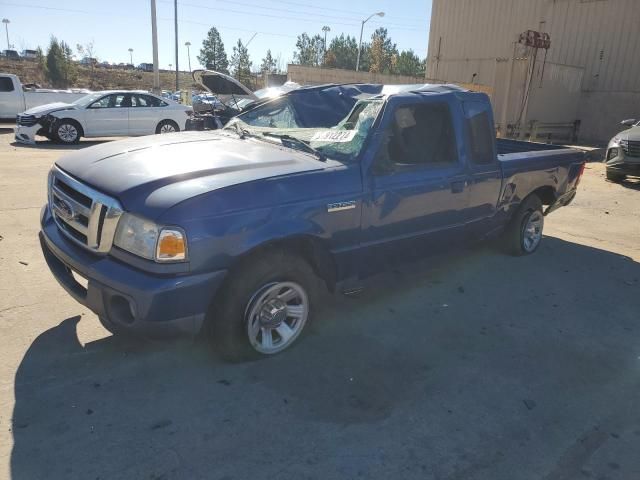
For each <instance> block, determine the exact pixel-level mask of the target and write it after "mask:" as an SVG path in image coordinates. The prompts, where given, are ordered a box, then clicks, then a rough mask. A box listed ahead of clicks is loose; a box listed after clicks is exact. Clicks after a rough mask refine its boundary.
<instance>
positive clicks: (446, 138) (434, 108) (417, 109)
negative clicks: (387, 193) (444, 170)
mask: <svg viewBox="0 0 640 480" xmlns="http://www.w3.org/2000/svg"><path fill="white" fill-rule="evenodd" d="M457 161H458V156H457V150H456V138H455V131H454V129H453V122H452V118H451V112H450V111H449V106H448V105H447V104H446V103H433V104H423V105H411V106H406V107H399V108H397V109H396V110H395V112H393V120H392V122H391V126H390V127H389V128H388V129H387V131H386V132H385V138H384V141H383V144H382V147H381V149H380V151H379V152H378V156H377V158H376V171H377V172H379V173H381V172H385V171H390V170H394V169H395V168H396V167H398V166H408V165H422V166H427V167H428V166H434V167H438V166H448V165H452V164H455V163H456V162H457Z"/></svg>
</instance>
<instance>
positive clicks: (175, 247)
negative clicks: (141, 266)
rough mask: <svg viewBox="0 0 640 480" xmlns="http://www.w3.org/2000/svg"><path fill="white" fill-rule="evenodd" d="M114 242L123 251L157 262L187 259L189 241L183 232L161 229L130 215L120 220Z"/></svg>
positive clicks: (176, 229)
mask: <svg viewBox="0 0 640 480" xmlns="http://www.w3.org/2000/svg"><path fill="white" fill-rule="evenodd" d="M113 242H114V244H115V245H117V246H118V247H120V248H122V249H123V250H126V251H128V252H131V253H133V254H135V255H138V256H140V257H143V258H146V259H149V260H154V261H156V262H174V261H180V260H185V259H186V258H187V239H186V237H185V235H184V232H183V231H182V230H180V229H178V228H176V227H160V226H158V225H156V224H155V223H154V222H152V221H149V220H145V219H144V218H140V217H137V216H135V215H132V214H130V213H125V214H123V215H122V217H121V218H120V221H119V222H118V228H117V229H116V235H115V238H114V240H113Z"/></svg>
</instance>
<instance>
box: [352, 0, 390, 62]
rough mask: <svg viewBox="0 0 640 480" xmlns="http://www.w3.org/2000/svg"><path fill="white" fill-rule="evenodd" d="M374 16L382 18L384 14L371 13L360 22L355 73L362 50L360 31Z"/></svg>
mask: <svg viewBox="0 0 640 480" xmlns="http://www.w3.org/2000/svg"><path fill="white" fill-rule="evenodd" d="M376 15H377V16H378V17H384V12H378V13H372V14H371V15H369V16H368V17H367V18H366V19H364V20H362V25H361V26H360V43H358V59H357V60H356V72H357V71H359V70H360V51H361V50H362V31H363V30H364V24H365V23H367V22H368V21H369V20H371V18H372V17H375V16H376Z"/></svg>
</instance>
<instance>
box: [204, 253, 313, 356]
mask: <svg viewBox="0 0 640 480" xmlns="http://www.w3.org/2000/svg"><path fill="white" fill-rule="evenodd" d="M257 255H258V256H253V257H251V258H248V259H246V260H245V261H244V262H243V263H242V264H241V265H239V266H238V267H237V268H236V269H235V270H232V271H231V273H230V274H229V277H228V278H227V279H226V281H225V283H224V285H223V286H222V288H221V290H220V291H219V292H218V295H217V296H216V299H215V300H214V302H213V304H212V306H211V308H210V309H209V312H208V315H207V320H206V327H205V328H206V332H207V334H208V335H209V339H210V341H211V344H212V346H213V348H214V350H215V351H216V353H217V354H218V355H220V356H221V357H222V358H223V359H225V360H227V361H232V362H239V361H243V360H251V359H257V358H260V357H265V356H270V355H274V354H277V353H280V352H282V351H284V350H286V349H287V348H289V347H290V346H291V345H292V344H293V343H295V341H296V340H297V339H298V338H299V336H300V334H301V333H302V331H303V329H304V327H305V326H306V325H307V324H308V323H309V316H310V312H311V309H312V305H313V304H314V302H315V301H316V298H317V297H316V296H317V292H318V287H319V279H318V278H317V277H316V276H315V273H314V271H313V269H312V268H311V266H310V265H309V264H308V263H307V262H306V261H304V260H303V259H302V258H301V257H299V256H296V255H291V254H288V253H285V252H284V251H281V250H271V251H267V252H263V253H260V254H257ZM294 312H295V314H294ZM285 327H286V328H285ZM269 347H271V348H269Z"/></svg>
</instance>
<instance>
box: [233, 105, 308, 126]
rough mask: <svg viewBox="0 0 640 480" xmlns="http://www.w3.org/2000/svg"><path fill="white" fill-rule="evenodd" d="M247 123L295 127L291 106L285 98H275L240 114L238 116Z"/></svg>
mask: <svg viewBox="0 0 640 480" xmlns="http://www.w3.org/2000/svg"><path fill="white" fill-rule="evenodd" d="M238 118H239V119H240V120H242V121H243V122H244V123H246V124H247V125H252V126H254V127H271V128H296V127H298V122H297V121H296V117H295V113H294V111H293V108H292V107H291V105H290V104H289V102H288V101H287V99H281V100H276V101H273V102H269V103H267V104H265V105H262V106H260V107H257V108H256V109H254V110H249V111H248V112H246V113H244V114H242V115H240V116H239V117H238Z"/></svg>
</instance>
